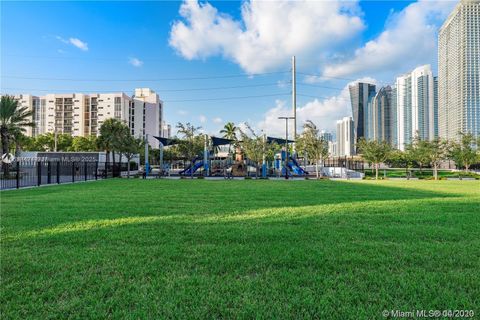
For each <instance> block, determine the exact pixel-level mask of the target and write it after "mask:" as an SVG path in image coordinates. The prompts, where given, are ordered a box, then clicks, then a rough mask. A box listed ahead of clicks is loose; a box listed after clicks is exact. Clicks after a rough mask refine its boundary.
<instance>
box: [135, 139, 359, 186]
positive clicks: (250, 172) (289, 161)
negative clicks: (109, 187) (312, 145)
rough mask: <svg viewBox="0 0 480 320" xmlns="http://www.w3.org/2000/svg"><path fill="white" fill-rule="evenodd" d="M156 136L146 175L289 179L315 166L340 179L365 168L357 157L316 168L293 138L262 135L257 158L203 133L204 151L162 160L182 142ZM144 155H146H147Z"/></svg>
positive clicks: (305, 174) (306, 173)
mask: <svg viewBox="0 0 480 320" xmlns="http://www.w3.org/2000/svg"><path fill="white" fill-rule="evenodd" d="M155 138H156V139H158V140H159V142H160V159H159V161H158V166H156V168H155V170H153V168H154V166H151V165H150V164H149V163H147V164H146V165H145V166H144V167H143V168H146V170H145V169H143V172H144V173H145V171H146V173H147V174H146V175H147V176H148V175H150V176H151V175H154V176H159V175H160V176H180V177H191V178H193V177H224V178H226V179H228V178H234V177H256V178H267V177H277V178H279V177H284V178H286V179H288V178H295V177H297V178H298V177H303V178H305V177H309V176H310V177H313V176H316V170H317V169H318V170H319V176H326V177H343V178H362V177H363V176H364V175H363V174H362V173H361V172H360V171H362V170H363V169H364V164H363V161H360V160H359V159H353V158H348V159H347V158H346V157H344V158H341V159H334V160H330V161H323V165H322V166H321V167H320V168H316V167H315V166H314V165H312V164H311V163H310V161H308V158H307V157H306V155H301V154H298V153H297V152H295V151H294V149H293V141H292V140H285V139H281V138H274V137H266V136H265V137H264V145H263V146H260V150H258V153H260V156H259V157H258V158H257V159H250V158H248V157H247V156H246V154H245V152H244V151H243V150H242V149H241V148H239V147H237V146H235V145H234V144H235V142H234V141H233V140H230V139H225V138H218V137H213V136H206V135H205V136H204V139H205V142H204V147H203V150H202V151H201V152H197V153H195V154H194V155H193V156H192V158H186V159H185V158H184V159H169V160H165V159H164V157H163V150H164V149H165V148H170V147H172V146H173V147H175V146H176V145H178V144H181V143H183V142H185V141H182V140H178V139H167V138H161V137H155ZM262 147H263V150H262ZM232 149H233V150H232ZM266 149H269V150H266ZM145 158H148V155H146V157H145Z"/></svg>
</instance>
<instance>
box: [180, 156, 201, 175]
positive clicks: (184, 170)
mask: <svg viewBox="0 0 480 320" xmlns="http://www.w3.org/2000/svg"><path fill="white" fill-rule="evenodd" d="M198 159H200V157H198V156H197V157H195V159H193V160H192V163H191V164H190V165H189V166H188V167H186V168H185V169H183V170H182V171H180V172H179V174H184V173H185V172H187V170H190V168H191V167H192V166H194V165H195V163H196V162H197V161H198Z"/></svg>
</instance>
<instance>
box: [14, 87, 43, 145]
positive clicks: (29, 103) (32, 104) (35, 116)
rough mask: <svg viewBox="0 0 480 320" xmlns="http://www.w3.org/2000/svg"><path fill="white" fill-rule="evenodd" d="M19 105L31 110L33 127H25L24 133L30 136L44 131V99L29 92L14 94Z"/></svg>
mask: <svg viewBox="0 0 480 320" xmlns="http://www.w3.org/2000/svg"><path fill="white" fill-rule="evenodd" d="M15 99H16V100H17V101H18V103H19V105H20V107H26V108H28V110H30V111H32V122H33V123H34V124H35V126H34V127H27V128H25V130H26V131H25V134H26V135H27V136H30V137H34V136H37V135H39V134H43V133H45V130H46V129H45V99H44V98H43V97H42V98H40V97H37V96H32V95H30V94H20V95H16V96H15Z"/></svg>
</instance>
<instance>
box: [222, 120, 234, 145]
mask: <svg viewBox="0 0 480 320" xmlns="http://www.w3.org/2000/svg"><path fill="white" fill-rule="evenodd" d="M237 131H238V128H237V126H235V123H233V122H227V123H226V124H225V126H224V127H223V129H222V130H220V133H221V134H223V137H224V138H225V139H230V140H235V141H236V140H237Z"/></svg>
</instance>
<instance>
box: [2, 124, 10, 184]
mask: <svg viewBox="0 0 480 320" xmlns="http://www.w3.org/2000/svg"><path fill="white" fill-rule="evenodd" d="M0 134H1V141H2V155H4V154H5V155H6V154H8V149H9V146H8V142H9V141H8V133H7V130H6V129H3V128H2V132H1V133H0ZM2 167H3V175H4V177H5V178H7V177H8V176H9V174H10V165H9V164H7V163H3V162H2Z"/></svg>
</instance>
